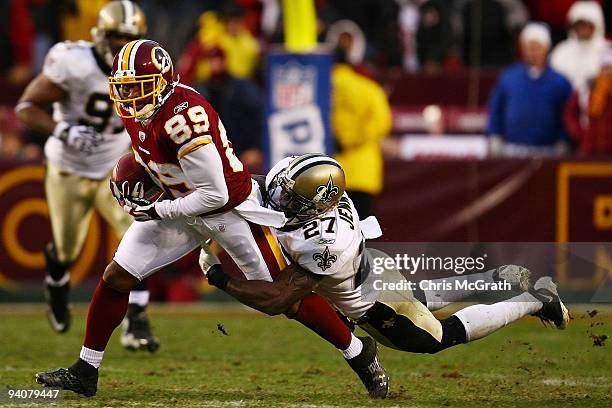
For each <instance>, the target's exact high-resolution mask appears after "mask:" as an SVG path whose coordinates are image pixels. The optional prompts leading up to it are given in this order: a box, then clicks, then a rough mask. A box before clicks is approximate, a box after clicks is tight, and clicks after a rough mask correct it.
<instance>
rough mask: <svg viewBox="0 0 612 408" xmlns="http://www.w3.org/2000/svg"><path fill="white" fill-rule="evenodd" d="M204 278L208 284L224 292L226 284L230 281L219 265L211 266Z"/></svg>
mask: <svg viewBox="0 0 612 408" xmlns="http://www.w3.org/2000/svg"><path fill="white" fill-rule="evenodd" d="M206 277H207V279H208V283H210V284H211V285H213V286H216V287H218V288H219V289H221V290H225V288H227V284H228V283H229V281H230V279H231V278H230V276H229V275H227V274H226V273H225V272H223V269H221V265H219V264H217V265H213V266H211V267H210V269H209V270H208V273H207V274H206Z"/></svg>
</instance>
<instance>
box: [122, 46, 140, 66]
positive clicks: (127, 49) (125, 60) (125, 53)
mask: <svg viewBox="0 0 612 408" xmlns="http://www.w3.org/2000/svg"><path fill="white" fill-rule="evenodd" d="M137 42H138V40H135V41H130V42H129V43H127V44H126V45H125V46H124V47H123V48H122V49H121V54H120V55H119V61H121V70H122V71H126V70H128V69H129V63H130V53H131V52H132V48H134V44H136V43H137Z"/></svg>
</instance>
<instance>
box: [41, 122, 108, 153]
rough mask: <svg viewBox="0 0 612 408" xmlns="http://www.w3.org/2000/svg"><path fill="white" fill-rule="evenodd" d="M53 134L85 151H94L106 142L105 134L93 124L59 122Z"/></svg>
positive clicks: (69, 144) (71, 145)
mask: <svg viewBox="0 0 612 408" xmlns="http://www.w3.org/2000/svg"><path fill="white" fill-rule="evenodd" d="M53 136H55V137H57V138H58V139H60V140H61V141H62V142H64V143H66V144H67V145H68V146H70V147H73V148H75V149H76V150H78V151H80V152H83V153H89V154H91V153H93V152H94V151H95V150H96V148H97V147H98V146H100V145H101V144H102V142H104V136H103V135H102V134H100V133H98V132H97V131H96V130H95V129H94V128H93V127H92V126H87V125H75V126H70V124H68V123H66V122H59V123H58V124H57V125H56V126H55V129H53Z"/></svg>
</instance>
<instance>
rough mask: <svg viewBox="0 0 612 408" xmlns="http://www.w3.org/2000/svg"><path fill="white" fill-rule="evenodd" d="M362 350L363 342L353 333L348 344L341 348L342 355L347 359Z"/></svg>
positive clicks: (355, 355)
mask: <svg viewBox="0 0 612 408" xmlns="http://www.w3.org/2000/svg"><path fill="white" fill-rule="evenodd" d="M361 350H363V343H362V342H361V340H359V339H358V338H357V337H356V336H355V335H354V334H353V333H351V344H349V346H348V348H347V349H346V350H342V355H343V356H344V358H346V359H347V360H350V359H351V358H353V357H357V356H358V355H359V353H361Z"/></svg>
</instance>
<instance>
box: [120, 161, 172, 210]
mask: <svg viewBox="0 0 612 408" xmlns="http://www.w3.org/2000/svg"><path fill="white" fill-rule="evenodd" d="M110 185H111V191H112V192H113V195H114V196H115V198H116V199H117V200H118V201H119V202H120V203H121V201H122V200H125V199H128V200H132V201H134V200H135V201H139V200H142V203H139V205H146V204H147V203H152V202H154V201H157V200H158V199H159V198H160V197H161V195H162V194H163V190H162V189H161V188H160V187H159V186H158V185H157V184H155V182H154V181H153V179H152V178H151V177H150V176H149V173H147V171H146V170H145V168H144V167H143V166H142V165H141V164H140V163H138V162H137V161H136V158H135V157H134V154H133V153H131V152H130V153H126V154H124V155H123V156H121V158H120V159H119V161H118V162H117V164H116V165H115V168H114V169H113V173H112V175H111V179H110Z"/></svg>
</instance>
